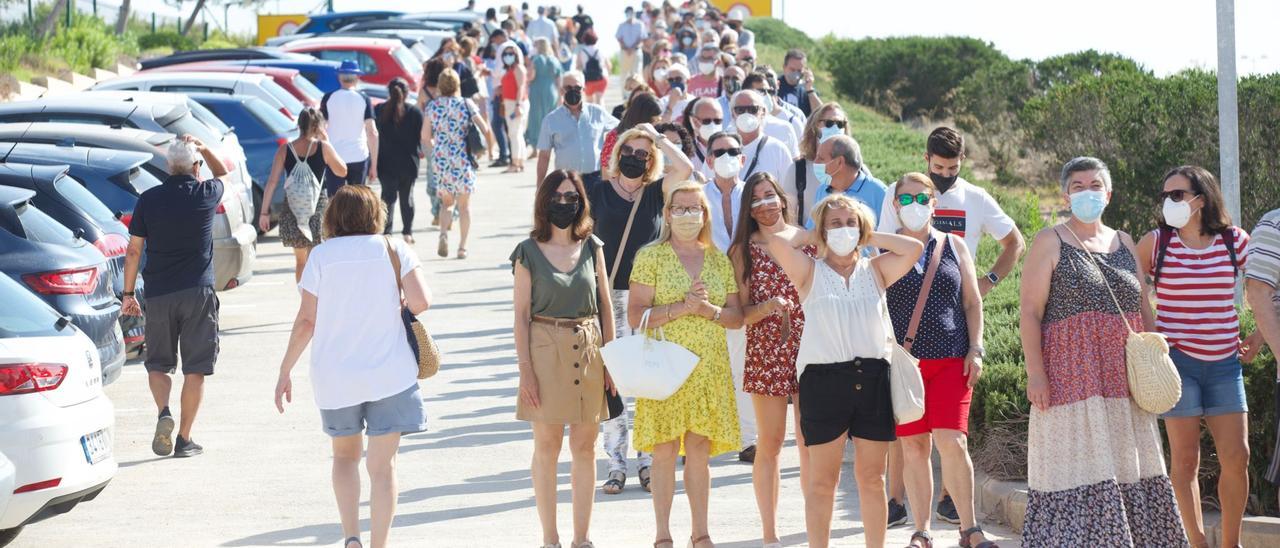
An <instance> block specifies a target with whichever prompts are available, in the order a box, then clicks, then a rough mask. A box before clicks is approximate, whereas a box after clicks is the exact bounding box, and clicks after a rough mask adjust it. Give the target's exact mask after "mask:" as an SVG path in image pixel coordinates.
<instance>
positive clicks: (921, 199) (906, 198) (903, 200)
mask: <svg viewBox="0 0 1280 548" xmlns="http://www.w3.org/2000/svg"><path fill="white" fill-rule="evenodd" d="M930 199H932V196H929V195H928V194H926V193H924V192H921V193H919V194H916V195H914V196H912V195H910V194H899V195H898V205H904V206H909V205H911V202H915V203H917V204H920V205H929V200H930Z"/></svg>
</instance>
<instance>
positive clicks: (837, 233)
mask: <svg viewBox="0 0 1280 548" xmlns="http://www.w3.org/2000/svg"><path fill="white" fill-rule="evenodd" d="M860 239H862V232H861V231H859V230H858V227H856V226H846V227H843V228H829V229H827V248H828V249H830V250H831V252H832V253H835V254H836V256H839V257H844V256H845V255H848V254H850V253H853V252H854V250H856V249H858V240H860Z"/></svg>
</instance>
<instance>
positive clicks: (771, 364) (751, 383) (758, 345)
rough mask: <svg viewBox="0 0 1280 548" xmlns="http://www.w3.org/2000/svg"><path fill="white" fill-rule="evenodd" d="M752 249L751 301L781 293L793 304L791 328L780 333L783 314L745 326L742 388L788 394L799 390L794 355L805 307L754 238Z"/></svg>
mask: <svg viewBox="0 0 1280 548" xmlns="http://www.w3.org/2000/svg"><path fill="white" fill-rule="evenodd" d="M747 247H748V250H749V253H751V279H749V280H747V285H748V290H749V291H750V293H751V295H750V300H749V303H750V304H758V303H762V302H765V301H768V300H769V299H772V298H774V297H782V298H784V299H787V301H788V302H790V303H791V304H792V306H791V307H790V309H789V310H788V311H787V312H788V314H789V318H790V321H791V329H790V332H789V333H788V334H787V335H788V336H786V337H783V333H782V326H783V316H782V314H774V315H771V316H769V317H767V318H765V319H763V320H760V321H758V322H756V323H754V324H752V325H749V326H747V365H746V368H745V370H744V372H743V379H742V390H743V392H747V393H749V394H761V395H765V396H790V395H792V394H795V393H796V391H797V390H799V384H797V380H796V355H797V354H799V352H800V334H801V333H803V332H804V309H802V308H801V307H800V294H799V293H797V292H796V286H795V285H793V284H792V283H791V280H790V279H789V278H787V274H786V273H785V272H783V271H782V267H780V266H778V263H776V262H774V260H773V257H770V256H769V253H768V252H766V251H765V249H764V247H762V246H761V245H760V244H758V243H756V242H754V241H753V242H750V243H749V245H748V246H747ZM803 251H804V253H805V254H806V255H808V256H810V257H814V256H816V255H817V253H818V248H816V247H814V246H812V245H809V246H805V247H804V250H803Z"/></svg>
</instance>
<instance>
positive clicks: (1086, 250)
mask: <svg viewBox="0 0 1280 548" xmlns="http://www.w3.org/2000/svg"><path fill="white" fill-rule="evenodd" d="M1062 228H1064V229H1066V230H1067V234H1070V235H1071V237H1072V238H1075V240H1076V243H1078V244H1080V251H1082V252H1084V254H1085V255H1088V256H1089V259H1090V260H1091V261H1092V262H1093V266H1094V267H1095V268H1097V269H1098V274H1099V275H1100V276H1102V286H1103V287H1105V288H1107V294H1108V295H1111V302H1113V303H1115V305H1116V310H1117V311H1119V312H1120V321H1122V322H1124V328H1125V329H1128V330H1129V332H1130V333H1134V332H1135V331H1134V330H1133V328H1132V327H1130V326H1129V320H1128V319H1127V318H1125V317H1124V307H1123V306H1120V299H1117V298H1116V292H1115V291H1112V290H1111V284H1109V283H1107V273H1106V271H1104V270H1102V265H1101V264H1099V263H1098V258H1097V257H1094V256H1093V253H1091V252H1089V248H1086V247H1085V246H1084V241H1082V240H1081V239H1080V237H1079V236H1076V233H1075V231H1074V230H1071V227H1069V226H1067V225H1066V224H1063V225H1062ZM1121 245H1123V243H1122V244H1121Z"/></svg>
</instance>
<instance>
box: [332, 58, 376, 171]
mask: <svg viewBox="0 0 1280 548" xmlns="http://www.w3.org/2000/svg"><path fill="white" fill-rule="evenodd" d="M361 74H364V73H363V72H362V71H361V70H360V67H359V66H357V65H356V62H355V61H353V60H350V59H348V60H346V61H343V62H342V65H341V66H340V67H339V68H338V82H339V83H341V84H342V87H341V88H339V89H336V90H334V91H331V92H329V93H327V94H325V96H324V98H323V99H321V100H320V112H321V113H322V114H324V118H325V120H328V121H329V125H328V133H329V143H330V144H332V145H333V149H334V151H336V152H337V153H338V157H339V158H342V162H343V163H345V164H347V176H346V177H339V176H337V175H335V174H334V173H333V171H330V170H329V169H327V168H326V169H325V170H324V188H325V191H326V192H327V193H328V194H329V196H333V194H334V193H335V192H337V191H338V189H339V188H341V187H342V185H363V184H365V181H369V180H373V179H377V178H378V128H377V127H376V126H375V125H374V123H373V105H372V104H371V103H370V102H369V97H368V96H366V95H365V94H363V93H360V92H359V91H356V89H355V88H356V84H359V83H360V75H361Z"/></svg>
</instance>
